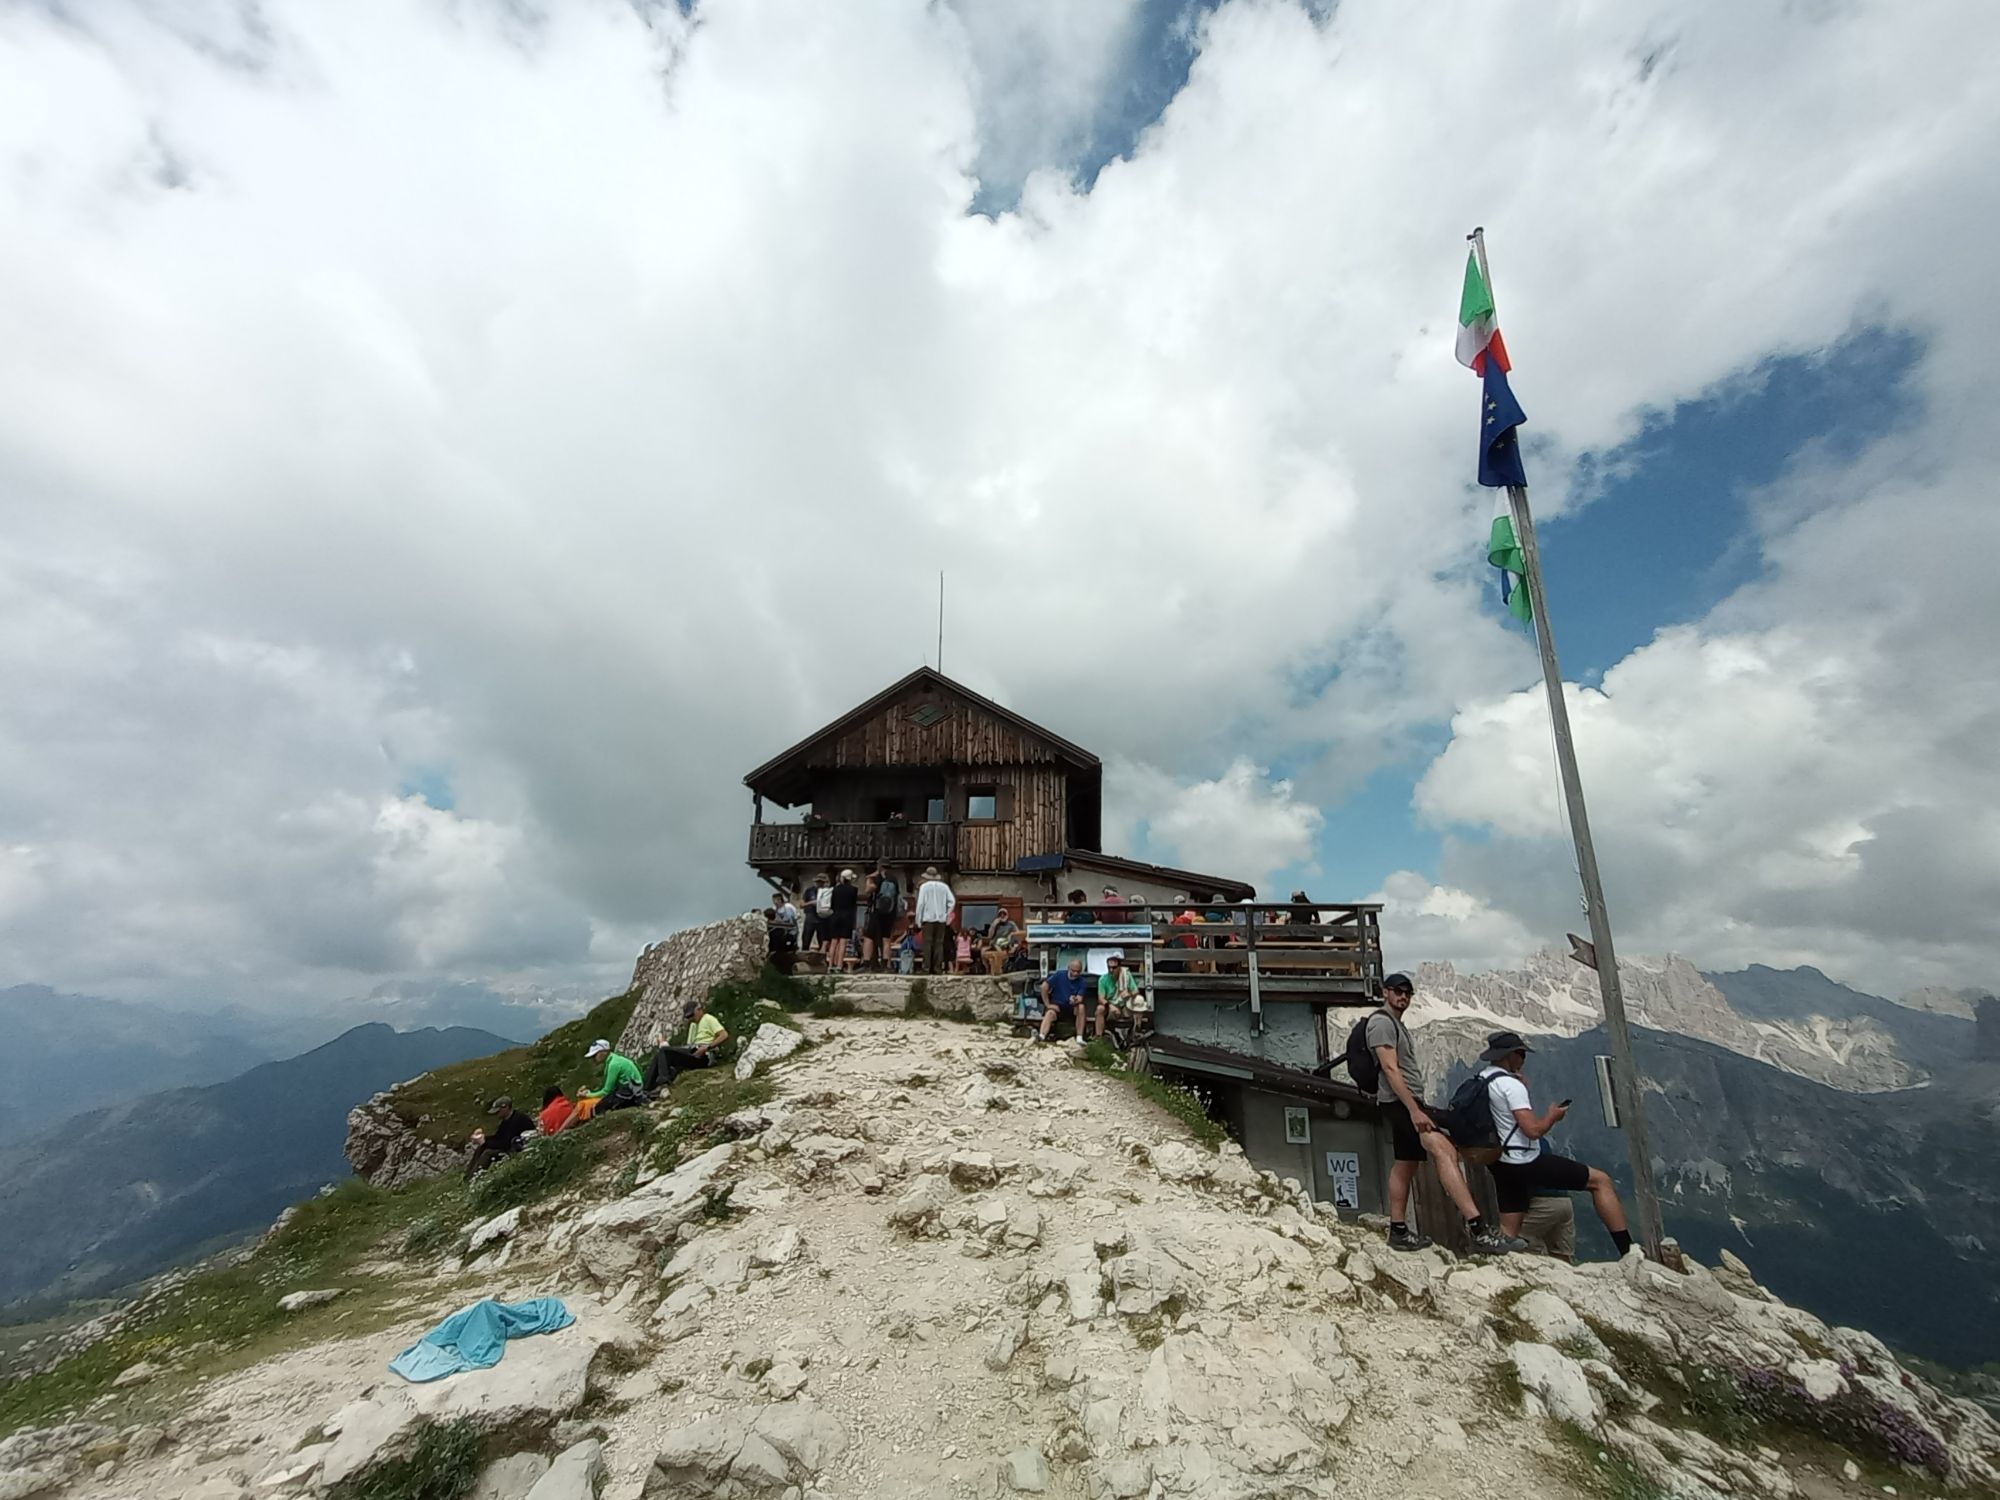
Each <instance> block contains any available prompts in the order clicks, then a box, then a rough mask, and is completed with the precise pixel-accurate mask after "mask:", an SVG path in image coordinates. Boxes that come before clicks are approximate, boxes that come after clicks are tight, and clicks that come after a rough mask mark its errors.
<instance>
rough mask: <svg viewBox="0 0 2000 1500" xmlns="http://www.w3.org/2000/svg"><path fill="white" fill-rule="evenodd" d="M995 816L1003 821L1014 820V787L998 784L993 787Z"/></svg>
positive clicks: (997, 819)
mask: <svg viewBox="0 0 2000 1500" xmlns="http://www.w3.org/2000/svg"><path fill="white" fill-rule="evenodd" d="M993 816H994V818H995V820H996V821H998V822H1001V823H1011V822H1013V821H1014V788H1013V787H1011V786H1005V785H1002V786H997V787H995V788H994V789H993Z"/></svg>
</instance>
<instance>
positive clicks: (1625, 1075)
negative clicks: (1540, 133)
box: [1467, 229, 1665, 1260]
mask: <svg viewBox="0 0 2000 1500" xmlns="http://www.w3.org/2000/svg"><path fill="white" fill-rule="evenodd" d="M1467 238H1468V239H1470V240H1471V241H1472V253H1473V254H1474V255H1475V256H1476V257H1477V258H1478V261H1479V275H1480V277H1481V279H1483V280H1484V281H1485V283H1486V295H1487V296H1488V297H1489V298H1491V297H1492V295H1493V275H1492V272H1491V271H1489V270H1488V269H1487V266H1486V231H1485V230H1484V229H1475V230H1473V231H1472V233H1471V234H1470V235H1468V236H1467ZM1496 317H1497V314H1496ZM1507 504H1508V507H1509V509H1510V510H1511V511H1512V512H1513V518H1514V540H1515V542H1516V544H1517V545H1518V546H1519V547H1520V549H1521V575H1522V578H1523V579H1524V580H1525V585H1526V588H1527V590H1528V606H1529V609H1530V611H1531V612H1532V614H1533V618H1534V627H1535V643H1536V645H1537V646H1538V647H1539V648H1540V650H1541V656H1542V686H1543V688H1544V689H1545V690H1546V691H1547V693H1548V699H1549V720H1550V723H1551V724H1552V725H1553V727H1554V729H1555V740H1556V765H1557V768H1558V770H1559V771H1560V772H1561V774H1562V785H1563V800H1564V801H1565V802H1566V803H1567V804H1568V806H1569V825H1570V835H1571V837H1572V838H1573V839H1574V840H1575V841H1576V873H1577V877H1578V878H1579V879H1580V880H1581V881H1582V882H1583V906H1584V911H1585V913H1586V915H1588V917H1589V918H1590V941H1591V944H1592V946H1593V947H1594V949H1595V950H1596V951H1595V957H1596V968H1597V987H1598V991H1599V993H1600V994H1601V995H1602V996H1603V997H1604V1029H1605V1031H1606V1033H1608V1035H1609V1036H1610V1039H1611V1061H1612V1072H1611V1088H1612V1095H1613V1098H1614V1099H1615V1100H1616V1102H1617V1105H1618V1116H1619V1121H1618V1123H1619V1125H1620V1126H1621V1127H1622V1128H1623V1129H1624V1132H1625V1153H1626V1156H1627V1157H1628V1158H1629V1160H1630V1162H1631V1165H1632V1198H1633V1206H1634V1207H1635V1208H1636V1209H1637V1210H1638V1220H1639V1222H1638V1226H1637V1227H1638V1231H1639V1234H1638V1238H1639V1242H1640V1243H1641V1244H1643V1245H1644V1246H1645V1247H1646V1253H1647V1254H1648V1255H1650V1256H1652V1257H1653V1258H1654V1259H1655V1260H1657V1259H1659V1254H1660V1240H1661V1238H1662V1236H1663V1235H1664V1233H1665V1228H1664V1226H1663V1224H1662V1222H1661V1219H1660V1195H1659V1189H1658V1188H1657V1186H1656V1185H1655V1184H1654V1181H1653V1153H1652V1148H1651V1146H1650V1144H1649V1142H1648V1141H1647V1138H1646V1116H1645V1112H1644V1109H1643V1107H1642V1100H1641V1094H1640V1089H1639V1064H1638V1061H1637V1059H1636V1058H1635V1057H1634V1056H1633V1052H1632V1033H1631V1031H1630V1029H1629V1027H1628V1026H1627V1024H1626V1020H1625V990H1624V986H1623V985H1622V984H1621V983H1620V982H1619V978H1618V953H1617V950H1616V948H1614V947H1613V946H1612V942H1611V913H1610V911H1609V910H1608V909H1607V908H1606V906H1605V904H1604V882H1603V880H1602V879H1601V878H1600V877H1599V875H1598V871H1597V849H1596V847H1595V846H1594V845H1593V844H1592V843H1591V840H1590V814H1589V813H1588V811H1586V810H1585V808H1584V805H1583V778H1582V776H1581V774H1580V773H1579V772H1578V771H1577V766H1576V745H1575V743H1574V741H1573V739H1572V737H1571V734H1570V727H1569V705H1568V703H1567V702H1566V701H1565V699H1564V697H1563V679H1562V666H1561V664H1560V663H1559V662H1558V661H1557V660H1556V635H1555V626H1554V624H1553V623H1552V622H1551V621H1550V618H1549V596H1548V590H1547V588H1546V587H1545V586H1544V585H1543V583H1542V553H1541V548H1540V546H1539V545H1538V544H1537V542H1536V540H1535V518H1534V516H1533V515H1532V514H1531V513H1530V512H1529V510H1528V488H1527V486H1526V485H1520V484H1510V485H1508V486H1507Z"/></svg>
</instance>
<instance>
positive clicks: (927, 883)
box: [917, 865, 958, 974]
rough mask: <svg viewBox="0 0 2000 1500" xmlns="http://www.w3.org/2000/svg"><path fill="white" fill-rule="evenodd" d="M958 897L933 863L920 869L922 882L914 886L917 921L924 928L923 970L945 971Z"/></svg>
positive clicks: (951, 953) (952, 946)
mask: <svg viewBox="0 0 2000 1500" xmlns="http://www.w3.org/2000/svg"><path fill="white" fill-rule="evenodd" d="M957 910H958V897H957V896H955V895H953V894H952V889H951V887H950V886H948V885H946V884H945V883H944V878H943V877H942V876H940V875H939V874H938V872H937V866H936V865H930V866H927V867H926V868H925V870H924V883H923V884H922V885H920V886H918V887H917V923H918V925H919V926H921V927H922V928H923V930H924V972H925V973H926V974H949V973H950V972H951V961H952V956H953V948H954V944H953V943H952V938H951V918H952V913H953V912H955V911H957Z"/></svg>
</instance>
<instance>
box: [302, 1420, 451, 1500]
mask: <svg viewBox="0 0 2000 1500" xmlns="http://www.w3.org/2000/svg"><path fill="white" fill-rule="evenodd" d="M481 1447H482V1444H481V1442H480V1438H479V1433H478V1430H477V1429H476V1428H474V1427H473V1425H472V1424H471V1423H470V1422H447V1423H443V1424H440V1425H438V1426H433V1427H426V1428H425V1429H424V1430H423V1432H422V1434H421V1435H419V1437H418V1438H417V1448H416V1451H415V1452H414V1453H412V1454H411V1455H410V1456H409V1457H408V1458H392V1459H388V1460H386V1461H384V1462H382V1463H379V1464H371V1465H369V1466H368V1467H367V1468H366V1469H364V1470H362V1471H361V1472H360V1473H359V1474H356V1475H355V1476H354V1477H353V1478H351V1479H346V1480H343V1481H342V1482H341V1483H339V1484H337V1485H335V1486H334V1487H333V1489H332V1491H331V1492H330V1496H331V1500H459V1497H460V1496H461V1495H464V1494H465V1493H466V1492H467V1491H468V1490H470V1489H471V1488H472V1486H473V1483H474V1482H475V1481H476V1480H477V1479H478V1478H479V1466H480V1459H481Z"/></svg>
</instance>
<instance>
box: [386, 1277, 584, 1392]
mask: <svg viewBox="0 0 2000 1500" xmlns="http://www.w3.org/2000/svg"><path fill="white" fill-rule="evenodd" d="M575 1321H576V1319H575V1318H572V1317H571V1316H570V1315H569V1309H568V1308H566V1307H564V1306H563V1305H562V1298H560V1297H534V1298H531V1299H530V1300H528V1301H526V1302H495V1301H494V1300H493V1299H492V1298H491V1297H488V1298H487V1299H486V1300H485V1301H483V1302H475V1303H473V1304H472V1306H470V1307H462V1308H460V1309H459V1310H458V1311H457V1312H455V1313H453V1314H452V1315H451V1316H450V1317H448V1318H446V1319H445V1320H444V1321H443V1322H442V1323H440V1324H438V1326H437V1327H435V1328H433V1329H432V1330H431V1331H430V1332H429V1333H427V1334H425V1335H424V1336H423V1337H422V1338H420V1339H418V1340H417V1341H416V1342H415V1343H414V1344H412V1345H410V1347H409V1348H407V1349H405V1350H404V1351H403V1352H402V1353H401V1354H399V1355H397V1356H396V1357H395V1358H394V1359H392V1360H390V1361H389V1368H390V1369H392V1370H394V1371H395V1372H396V1373H397V1374H398V1375H400V1376H402V1377H403V1378H404V1379H405V1380H409V1381H415V1382H418V1383H421V1382H423V1381H426V1380H442V1379H443V1378H444V1377H445V1376H447V1375H456V1374H457V1373H458V1372H459V1371H460V1370H484V1369H487V1368H488V1367H490V1366H492V1365H497V1364H499V1363H500V1356H501V1355H503V1354H505V1353H506V1352H507V1340H509V1339H521V1338H526V1337H527V1336H528V1335H529V1334H531V1333H554V1332H555V1331H556V1330H557V1329H558V1328H567V1327H569V1325H570V1324H572V1323H574V1322H575Z"/></svg>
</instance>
